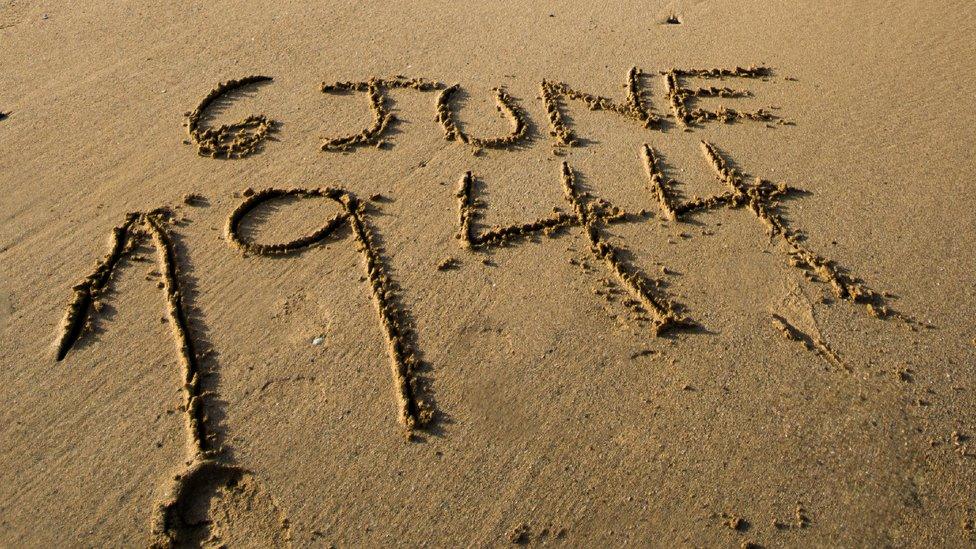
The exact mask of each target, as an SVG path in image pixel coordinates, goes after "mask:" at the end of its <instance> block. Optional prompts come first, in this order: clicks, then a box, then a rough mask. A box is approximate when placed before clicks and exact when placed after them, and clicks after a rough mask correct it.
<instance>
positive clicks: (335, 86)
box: [184, 66, 791, 158]
mask: <svg viewBox="0 0 976 549" xmlns="http://www.w3.org/2000/svg"><path fill="white" fill-rule="evenodd" d="M652 74H654V75H655V76H657V77H658V78H659V79H660V80H661V81H663V83H664V85H665V87H666V89H667V92H666V94H665V97H664V101H663V102H664V103H665V104H666V109H665V110H666V111H667V112H666V114H664V115H660V114H657V113H656V112H655V109H654V106H653V104H652V103H653V102H652V100H651V99H652V98H651V93H650V92H649V91H648V90H649V88H650V84H651V82H650V81H651V79H652V76H651V75H652ZM772 78H773V71H772V69H770V68H768V67H762V66H752V67H733V68H727V69H726V68H715V69H678V68H672V69H668V70H665V71H658V72H656V73H647V72H645V71H643V70H641V69H639V68H637V67H632V68H631V69H630V70H629V71H628V73H627V79H626V83H625V84H624V85H623V87H624V88H625V90H626V93H625V96H624V97H623V98H621V99H611V98H608V97H603V96H600V95H596V94H592V93H588V92H584V91H580V90H578V89H576V88H574V87H571V86H570V85H569V84H567V83H565V82H560V81H556V80H543V81H542V82H541V84H540V86H539V96H538V99H539V100H541V101H542V102H543V104H544V106H545V110H546V115H547V117H548V125H549V135H550V136H551V137H552V139H553V140H554V145H556V146H557V147H561V146H576V145H581V144H583V143H584V142H585V140H583V139H581V138H580V137H579V136H577V135H576V132H574V131H573V129H572V128H571V127H570V124H569V121H568V120H567V117H566V110H567V108H568V104H569V103H570V102H576V103H582V104H583V105H584V106H585V107H586V108H588V109H590V110H594V111H605V112H608V113H613V114H616V115H619V116H622V117H624V118H627V119H630V120H633V121H634V122H635V123H637V124H640V125H641V126H643V127H644V128H647V129H650V130H659V131H664V130H666V129H667V128H668V127H669V126H673V125H675V124H677V125H678V126H680V127H683V128H684V129H686V130H688V129H690V128H691V127H694V126H701V125H702V124H705V123H708V122H715V121H721V122H725V123H732V122H736V121H754V122H762V123H765V124H767V125H768V126H772V124H773V123H776V124H783V125H789V124H791V122H788V121H786V120H784V119H782V118H780V117H778V116H776V115H774V114H773V113H772V112H770V111H768V110H765V109H758V110H756V111H740V110H736V109H732V108H726V107H724V106H723V107H720V108H718V109H717V110H707V109H704V108H698V107H696V105H695V101H696V99H699V98H725V99H737V98H746V97H751V96H752V95H753V94H752V92H751V91H749V90H747V89H739V88H733V87H729V86H726V85H722V86H714V85H713V86H706V87H689V84H687V81H688V80H689V79H695V80H697V81H702V80H704V81H711V82H712V83H722V84H724V83H725V82H726V81H735V80H736V79H762V80H770V79H772ZM272 81H273V78H272V77H270V76H264V75H249V76H245V77H243V78H240V79H234V80H229V81H227V82H222V83H220V84H218V85H217V86H216V87H214V88H213V89H211V90H210V91H209V92H208V93H207V95H206V96H205V97H204V98H203V100H201V101H200V103H199V104H198V105H197V107H196V108H195V109H193V110H192V111H187V112H186V113H184V115H185V116H186V122H185V123H184V126H185V127H186V130H187V133H188V138H187V139H186V140H185V143H186V144H188V145H189V144H195V145H196V147H197V152H199V154H200V155H202V156H211V157H214V158H242V157H245V156H249V155H252V154H255V153H257V152H259V151H260V150H261V147H262V144H263V142H264V141H265V140H266V139H267V138H268V137H269V136H270V135H271V134H272V133H274V132H275V131H276V130H277V128H278V126H279V123H278V122H277V121H276V120H274V119H272V118H270V117H268V116H266V115H263V114H256V115H250V116H248V117H246V118H244V119H243V120H240V121H238V122H234V123H231V124H223V125H218V126H212V127H211V126H207V125H206V124H205V121H206V120H207V119H208V115H207V113H208V111H210V110H211V109H212V108H213V107H214V105H217V104H222V103H226V102H230V101H233V99H234V98H235V97H237V96H238V95H240V94H241V93H242V92H243V91H244V90H245V89H248V88H252V87H256V86H261V85H266V84H269V83H271V82H272ZM320 90H321V91H322V93H325V94H330V95H334V94H357V93H358V94H363V95H364V96H365V98H366V99H367V101H368V102H369V108H370V111H371V112H372V120H371V121H370V122H369V124H368V125H366V126H365V127H364V128H363V129H362V130H361V131H360V132H358V133H355V134H350V135H343V136H336V137H330V138H327V139H325V140H323V142H322V143H321V148H322V150H323V151H341V152H349V151H351V150H353V149H354V148H356V147H379V148H386V147H388V146H390V145H391V134H392V133H393V132H392V131H391V129H392V126H393V125H394V124H395V123H396V122H397V118H396V115H394V114H393V113H392V112H391V108H390V101H389V99H388V97H387V94H388V92H390V91H391V90H414V91H417V92H436V93H437V98H436V101H435V103H434V106H433V111H434V117H435V120H436V121H437V122H438V124H439V125H440V126H441V128H442V130H443V132H444V138H445V139H448V140H452V141H456V142H459V143H462V144H463V145H466V146H468V147H471V148H472V149H473V151H474V153H475V154H478V153H479V152H480V151H482V150H483V149H517V148H518V147H519V146H520V145H522V144H524V142H525V141H527V140H528V138H529V131H528V129H529V124H530V121H529V118H528V116H527V115H526V113H525V110H524V109H523V108H522V107H521V105H520V104H519V102H518V101H517V100H516V99H515V98H514V97H512V96H511V95H510V94H509V93H508V91H506V90H505V89H504V88H501V87H499V88H494V89H493V90H492V91H493V92H494V94H495V101H496V103H497V108H498V110H499V112H501V113H503V115H504V116H505V117H506V118H508V120H509V122H510V126H511V129H510V131H509V132H508V133H507V134H504V135H498V136H490V137H477V136H472V135H469V134H467V133H466V132H464V131H463V130H462V129H461V127H460V126H459V124H458V122H457V118H456V116H457V110H458V105H457V101H456V98H457V97H458V96H459V92H461V91H462V90H461V86H460V85H459V84H454V85H451V86H448V85H447V84H445V83H443V82H440V81H437V80H429V79H425V78H408V77H406V76H403V75H397V76H394V77H392V78H379V77H372V78H370V79H368V80H363V81H358V82H353V81H343V82H333V83H327V82H323V83H322V84H321V85H320Z"/></svg>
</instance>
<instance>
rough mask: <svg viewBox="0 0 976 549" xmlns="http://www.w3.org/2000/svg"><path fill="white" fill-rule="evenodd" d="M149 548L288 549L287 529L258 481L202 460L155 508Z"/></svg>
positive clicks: (212, 462) (288, 523) (285, 522)
mask: <svg viewBox="0 0 976 549" xmlns="http://www.w3.org/2000/svg"><path fill="white" fill-rule="evenodd" d="M155 511H156V513H155V516H154V520H153V528H152V540H151V546H152V547H154V548H169V547H213V548H216V547H291V546H292V544H291V525H290V522H289V520H288V518H287V517H286V516H285V514H284V513H283V512H282V510H281V507H280V506H279V505H278V503H277V502H276V501H275V499H274V498H273V497H272V496H271V494H270V493H269V492H268V490H267V488H265V486H264V484H263V483H262V482H261V481H260V479H259V478H258V477H257V476H255V475H253V474H252V473H249V472H247V471H245V470H243V469H241V468H239V467H234V466H229V465H225V464H222V463H219V462H216V461H202V462H198V463H197V464H195V465H193V466H191V467H190V469H189V471H188V472H187V473H186V474H184V475H182V476H181V477H179V478H178V479H177V480H176V484H175V486H174V487H173V489H172V491H171V493H170V496H169V497H168V498H167V499H165V500H164V501H162V502H161V503H159V504H158V505H157V507H156V510H155Z"/></svg>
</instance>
